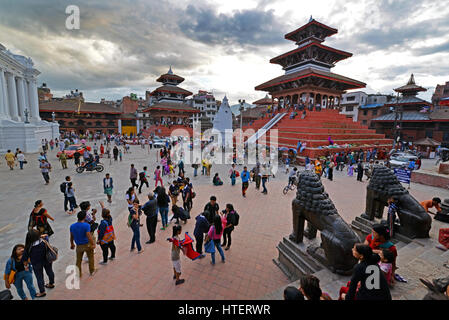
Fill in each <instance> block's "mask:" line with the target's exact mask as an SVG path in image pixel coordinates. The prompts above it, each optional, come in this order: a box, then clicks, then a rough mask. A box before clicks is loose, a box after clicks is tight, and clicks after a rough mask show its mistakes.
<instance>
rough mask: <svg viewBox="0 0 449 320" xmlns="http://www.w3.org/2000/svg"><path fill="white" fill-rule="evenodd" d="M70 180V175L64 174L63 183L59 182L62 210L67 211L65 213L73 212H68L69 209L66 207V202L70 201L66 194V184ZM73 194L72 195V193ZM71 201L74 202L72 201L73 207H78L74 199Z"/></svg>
mask: <svg viewBox="0 0 449 320" xmlns="http://www.w3.org/2000/svg"><path fill="white" fill-rule="evenodd" d="M71 181H72V178H71V177H70V176H66V177H65V181H64V182H63V183H61V185H60V186H59V189H60V190H61V192H62V193H63V194H64V211H65V212H66V213H67V214H71V213H73V212H71V213H70V212H69V209H68V206H67V205H68V204H69V203H70V202H69V198H68V196H67V186H68V184H69V183H70V182H71ZM73 196H74V195H73ZM72 201H75V203H74V208H77V207H78V205H77V204H76V200H72ZM70 211H72V210H70Z"/></svg>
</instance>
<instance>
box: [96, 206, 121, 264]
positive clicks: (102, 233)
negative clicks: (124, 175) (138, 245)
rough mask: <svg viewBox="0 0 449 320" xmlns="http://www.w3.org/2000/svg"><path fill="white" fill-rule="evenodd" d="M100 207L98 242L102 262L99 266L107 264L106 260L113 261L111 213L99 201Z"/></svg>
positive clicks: (113, 238)
mask: <svg viewBox="0 0 449 320" xmlns="http://www.w3.org/2000/svg"><path fill="white" fill-rule="evenodd" d="M100 206H101V218H102V220H101V222H100V225H99V226H98V242H97V244H99V245H100V247H101V251H103V261H101V262H100V264H107V263H108V260H114V259H115V250H116V248H115V244H114V240H115V232H114V227H113V225H112V216H111V211H110V210H109V209H107V208H106V207H105V206H104V204H103V202H101V201H100ZM109 251H111V256H110V257H109V258H108V253H109Z"/></svg>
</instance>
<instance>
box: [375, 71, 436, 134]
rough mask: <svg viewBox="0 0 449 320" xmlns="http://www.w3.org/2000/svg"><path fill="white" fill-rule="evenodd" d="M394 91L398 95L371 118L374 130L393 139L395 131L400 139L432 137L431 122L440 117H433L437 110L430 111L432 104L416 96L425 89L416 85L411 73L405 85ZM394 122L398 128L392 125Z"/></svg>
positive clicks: (432, 127)
mask: <svg viewBox="0 0 449 320" xmlns="http://www.w3.org/2000/svg"><path fill="white" fill-rule="evenodd" d="M394 91H396V92H397V93H398V97H397V98H395V99H393V100H392V101H390V102H389V103H387V104H385V106H384V108H385V110H384V114H383V115H381V116H380V117H377V118H375V119H372V120H371V122H372V123H373V124H374V126H375V128H376V131H377V132H378V133H384V134H386V135H387V137H390V138H393V139H396V137H395V136H394V134H395V132H396V133H397V134H400V135H401V140H405V141H415V140H418V139H423V138H426V137H429V138H432V137H433V133H431V132H432V131H434V129H435V124H434V123H432V122H435V121H436V120H441V119H436V118H435V119H433V117H434V116H436V115H437V114H438V112H432V111H433V110H432V104H431V103H430V102H427V101H425V100H423V99H421V98H418V97H417V95H418V93H419V92H425V91H427V89H426V88H423V87H421V86H419V85H417V84H416V82H415V76H414V75H413V74H412V75H411V76H410V79H409V80H408V82H407V84H406V85H405V86H402V87H399V88H396V89H394ZM399 94H400V96H399ZM395 122H396V125H397V126H398V128H397V129H399V130H396V128H395V127H394V124H395ZM430 135H431V136H430Z"/></svg>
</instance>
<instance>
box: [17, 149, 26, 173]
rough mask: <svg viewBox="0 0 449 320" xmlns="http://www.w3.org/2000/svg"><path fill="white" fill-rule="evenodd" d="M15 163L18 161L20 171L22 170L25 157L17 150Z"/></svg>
mask: <svg viewBox="0 0 449 320" xmlns="http://www.w3.org/2000/svg"><path fill="white" fill-rule="evenodd" d="M17 161H19V166H20V170H23V164H24V163H26V160H25V155H24V154H23V153H22V151H20V150H19V152H18V153H17Z"/></svg>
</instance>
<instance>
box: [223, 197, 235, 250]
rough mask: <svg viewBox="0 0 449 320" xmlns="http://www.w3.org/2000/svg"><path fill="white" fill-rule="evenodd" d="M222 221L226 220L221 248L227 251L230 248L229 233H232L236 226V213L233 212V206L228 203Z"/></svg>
mask: <svg viewBox="0 0 449 320" xmlns="http://www.w3.org/2000/svg"><path fill="white" fill-rule="evenodd" d="M223 218H224V219H223V221H225V220H226V223H225V227H224V230H223V243H222V244H221V246H222V247H226V248H225V250H229V248H230V247H231V241H232V239H231V233H232V231H234V226H235V225H236V224H237V213H236V211H235V210H234V206H233V205H232V204H230V203H228V204H227V205H226V209H225V210H223Z"/></svg>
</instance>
